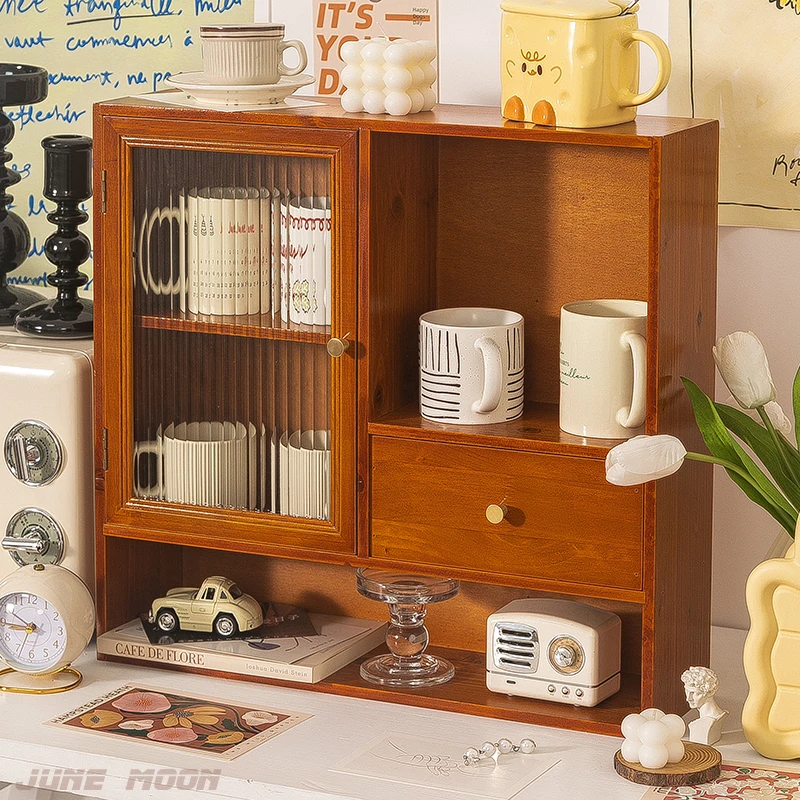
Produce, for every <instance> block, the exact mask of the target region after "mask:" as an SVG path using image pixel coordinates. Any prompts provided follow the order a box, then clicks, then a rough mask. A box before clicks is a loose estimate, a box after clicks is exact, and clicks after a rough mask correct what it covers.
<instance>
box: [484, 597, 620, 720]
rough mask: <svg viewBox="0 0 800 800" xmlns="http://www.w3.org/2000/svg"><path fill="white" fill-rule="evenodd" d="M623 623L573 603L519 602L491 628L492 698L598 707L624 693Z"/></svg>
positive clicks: (489, 670)
mask: <svg viewBox="0 0 800 800" xmlns="http://www.w3.org/2000/svg"><path fill="white" fill-rule="evenodd" d="M621 630H622V623H621V620H620V618H619V617H618V616H617V615H616V614H612V613H610V612H608V611H603V610H601V609H598V608H593V607H592V606H587V605H583V604H581V603H575V602H573V601H570V600H547V599H538V598H532V599H526V600H515V601H514V602H512V603H509V604H508V605H507V606H505V607H504V608H501V609H500V610H499V611H498V612H497V613H495V614H492V615H491V616H490V617H489V619H488V624H487V641H486V685H487V687H488V688H489V689H490V690H491V691H493V692H501V693H503V694H509V695H518V696H520V697H533V698H537V699H539V700H553V701H555V702H560V703H571V704H572V705H576V706H596V705H597V704H598V703H600V702H602V701H603V700H605V699H606V698H607V697H610V696H611V695H612V694H614V693H615V692H618V691H619V687H620V654H621Z"/></svg>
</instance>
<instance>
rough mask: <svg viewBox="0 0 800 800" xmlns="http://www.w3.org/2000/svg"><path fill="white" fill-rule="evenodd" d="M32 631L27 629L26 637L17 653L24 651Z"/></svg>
mask: <svg viewBox="0 0 800 800" xmlns="http://www.w3.org/2000/svg"><path fill="white" fill-rule="evenodd" d="M30 635H31V634H30V631H29V630H27V629H26V631H25V638H24V639H23V640H22V644H21V645H20V646H19V650H17V655H21V654H22V651H23V650H24V649H25V642H27V641H28V637H29V636H30Z"/></svg>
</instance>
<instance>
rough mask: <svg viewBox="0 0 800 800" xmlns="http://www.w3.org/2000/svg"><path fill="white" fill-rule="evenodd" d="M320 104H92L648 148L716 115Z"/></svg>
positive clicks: (163, 113)
mask: <svg viewBox="0 0 800 800" xmlns="http://www.w3.org/2000/svg"><path fill="white" fill-rule="evenodd" d="M314 100H315V101H316V102H319V103H321V105H318V106H314V107H306V108H286V109H281V110H277V109H276V110H265V111H241V112H235V111H218V110H215V109H193V108H185V107H182V106H170V105H165V104H162V103H157V102H155V103H154V102H152V101H147V100H144V99H141V98H136V97H125V98H121V99H119V100H111V101H109V102H106V103H101V104H99V105H97V106H96V107H95V110H96V112H97V113H98V114H101V115H109V116H127V117H139V118H143V119H156V120H163V119H173V120H174V119H181V120H186V121H202V122H222V123H225V122H227V123H232V124H235V125H242V124H251V125H275V126H282V127H287V126H288V127H310V128H330V129H338V130H370V131H379V132H386V133H416V134H429V135H437V136H469V137H477V138H493V139H528V140H532V141H542V142H554V141H555V142H564V143H576V144H594V145H605V146H610V147H640V148H648V147H650V146H651V145H652V143H653V140H655V139H661V138H664V137H668V136H671V135H674V134H679V133H682V132H684V131H687V130H690V129H693V128H698V127H703V126H709V125H714V126H717V125H718V124H719V123H717V122H716V121H714V120H700V119H689V118H684V117H648V116H639V117H638V118H637V119H636V120H635V121H634V122H629V123H626V124H624V125H615V126H611V127H607V128H592V129H587V130H578V129H570V128H556V129H553V128H544V127H540V126H536V125H533V124H531V123H525V122H511V121H509V120H505V119H503V117H502V115H501V113H500V109H499V108H496V107H493V106H458V105H439V106H436V108H434V110H433V111H429V112H426V113H421V114H415V115H410V116H407V117H390V116H386V115H376V116H372V115H369V114H348V113H346V112H344V111H343V110H342V108H341V106H340V104H339V102H338V101H337V100H333V99H329V98H314Z"/></svg>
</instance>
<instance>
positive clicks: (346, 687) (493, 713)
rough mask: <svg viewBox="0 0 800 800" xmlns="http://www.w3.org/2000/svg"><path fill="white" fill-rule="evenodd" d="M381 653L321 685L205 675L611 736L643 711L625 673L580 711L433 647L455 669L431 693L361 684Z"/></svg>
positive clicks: (635, 682)
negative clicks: (508, 688) (490, 682)
mask: <svg viewBox="0 0 800 800" xmlns="http://www.w3.org/2000/svg"><path fill="white" fill-rule="evenodd" d="M382 652H385V648H382V647H381V648H376V649H375V650H374V651H373V652H371V653H368V654H367V655H366V656H364V657H363V658H359V659H356V660H355V661H353V662H352V663H351V664H348V665H347V666H346V667H344V668H343V669H341V670H339V671H338V672H336V673H334V674H333V675H331V676H330V677H329V678H328V679H326V680H324V681H321V682H320V683H293V682H289V681H276V680H271V679H268V678H260V677H259V678H255V677H252V676H244V675H238V674H233V673H228V672H213V673H209V674H213V675H215V676H217V677H221V678H229V679H234V680H247V681H255V682H258V683H268V684H271V685H274V686H286V687H288V688H292V689H309V690H312V691H317V692H326V693H328V694H338V695H346V696H348V697H357V698H362V699H365V700H380V701H383V702H386V703H400V704H404V705H409V706H418V707H421V708H435V709H438V710H440V711H453V712H456V713H460V714H471V715H473V716H481V717H492V718H494V719H508V720H513V721H515V722H526V723H529V724H531V725H544V726H548V727H553V728H567V729H570V730H578V731H588V732H591V733H602V734H607V735H611V736H619V735H620V724H621V723H622V720H623V719H624V717H625V716H627V715H628V714H631V713H634V712H638V711H641V702H640V697H641V694H640V683H641V678H640V676H638V675H632V674H623V676H622V688H621V689H620V691H619V692H617V694H615V695H614V696H613V697H609V698H608V700H605V701H604V702H603V703H601V704H600V705H599V706H597V707H595V708H578V707H576V706H571V705H566V704H561V703H549V702H546V701H544V700H529V699H526V698H521V697H508V696H507V695H503V694H497V693H495V692H490V691H489V690H488V689H487V688H486V677H485V676H486V671H485V670H486V666H485V665H486V662H485V656H484V654H483V653H475V652H471V651H468V650H454V649H450V648H444V647H431V648H430V652H431V653H433V654H434V655H439V656H442V657H444V658H447V659H449V660H450V661H452V662H453V664H454V665H455V668H456V677H455V678H454V679H453V680H452V681H450V682H449V683H446V684H444V685H443V686H435V687H432V688H430V689H408V690H405V691H403V690H400V689H394V688H386V687H380V686H372V685H370V684H368V683H366V682H365V681H364V680H362V678H361V676H360V674H359V667H360V665H361V662H362V661H365V660H366V659H368V658H371V657H372V656H374V655H377V654H379V653H382ZM99 658H100V659H101V660H108V661H120V662H123V663H130V664H139V665H141V666H148V667H152V666H153V663H152V662H149V661H138V660H135V659H125V658H116V657H108V656H99ZM161 666H163V667H164V668H165V669H174V670H178V671H181V672H200V673H204V674H205V673H206V672H207V671H204V670H197V669H193V668H191V667H182V666H177V665H175V666H173V665H169V666H164V665H159V667H161Z"/></svg>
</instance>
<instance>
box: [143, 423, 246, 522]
mask: <svg viewBox="0 0 800 800" xmlns="http://www.w3.org/2000/svg"><path fill="white" fill-rule="evenodd" d="M255 435H256V428H255V426H254V425H252V424H251V425H250V426H249V431H248V427H246V426H245V425H243V424H242V423H241V422H237V423H236V424H234V423H232V422H188V423H187V422H181V423H178V424H175V423H170V424H169V425H167V426H166V427H164V428H162V427H161V426H159V427H158V430H157V431H156V438H155V441H149V442H137V443H136V444H135V445H134V491H135V494H136V496H137V497H142V498H147V499H152V500H164V501H166V502H168V503H186V504H188V505H201V506H212V507H214V506H222V507H228V508H231V507H232V508H248V507H252V506H253V504H254V503H255V502H256V499H255V487H256V483H255V467H256V464H255V460H256V442H255ZM147 455H149V456H151V457H153V460H150V461H148V466H147V468H146V469H143V464H142V460H143V458H144V457H145V456H147Z"/></svg>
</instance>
